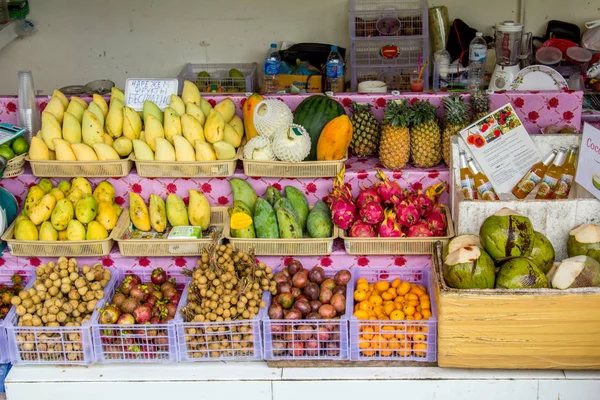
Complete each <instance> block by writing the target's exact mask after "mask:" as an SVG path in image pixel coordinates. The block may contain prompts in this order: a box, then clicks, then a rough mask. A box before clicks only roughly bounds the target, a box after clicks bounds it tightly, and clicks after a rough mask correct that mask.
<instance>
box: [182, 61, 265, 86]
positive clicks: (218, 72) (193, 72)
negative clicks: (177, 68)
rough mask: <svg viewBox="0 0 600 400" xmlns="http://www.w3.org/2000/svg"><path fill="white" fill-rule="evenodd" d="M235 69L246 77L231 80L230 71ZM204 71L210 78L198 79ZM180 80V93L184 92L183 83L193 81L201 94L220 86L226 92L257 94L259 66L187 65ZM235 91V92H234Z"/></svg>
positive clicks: (254, 64) (253, 64)
mask: <svg viewBox="0 0 600 400" xmlns="http://www.w3.org/2000/svg"><path fill="white" fill-rule="evenodd" d="M232 68H235V69H237V70H238V71H240V72H241V73H242V75H244V77H243V78H231V77H230V76H229V70H230V69H232ZM202 71H206V72H208V73H209V75H210V78H208V77H207V78H203V77H198V74H199V73H200V72H202ZM177 79H179V91H180V92H181V90H183V81H184V80H186V81H192V82H195V83H196V86H198V89H200V92H201V93H203V92H206V88H207V87H208V86H210V85H218V86H221V87H222V88H224V89H225V91H226V92H233V91H235V92H241V93H244V92H255V91H258V65H257V64H256V63H248V64H192V63H188V64H185V66H184V67H183V69H182V70H181V73H180V74H179V75H178V76H177ZM233 88H235V89H233ZM232 89H233V90H232Z"/></svg>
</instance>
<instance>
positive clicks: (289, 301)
mask: <svg viewBox="0 0 600 400" xmlns="http://www.w3.org/2000/svg"><path fill="white" fill-rule="evenodd" d="M279 304H281V306H282V307H283V308H285V309H286V310H289V309H290V308H292V306H293V305H294V297H293V296H292V294H291V293H281V294H280V295H279Z"/></svg>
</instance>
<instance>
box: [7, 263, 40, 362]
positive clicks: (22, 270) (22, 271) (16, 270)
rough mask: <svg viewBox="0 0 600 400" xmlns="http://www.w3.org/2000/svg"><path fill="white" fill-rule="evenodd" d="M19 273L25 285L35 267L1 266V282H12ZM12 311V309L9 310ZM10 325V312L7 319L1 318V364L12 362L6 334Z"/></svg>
mask: <svg viewBox="0 0 600 400" xmlns="http://www.w3.org/2000/svg"><path fill="white" fill-rule="evenodd" d="M15 273H18V274H19V275H21V276H22V277H23V286H24V287H25V286H26V285H27V284H28V283H29V281H30V279H31V277H32V276H33V275H34V274H35V272H34V269H33V267H25V268H0V284H10V285H11V286H12V282H11V280H10V278H11V277H12V276H13V275H14V274H15ZM11 308H12V306H11ZM9 311H10V310H9ZM7 325H8V314H7V315H6V319H3V320H0V364H5V363H8V362H10V352H9V350H8V336H7V335H6V326H7Z"/></svg>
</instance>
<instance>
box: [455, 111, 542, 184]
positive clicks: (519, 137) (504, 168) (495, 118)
mask: <svg viewBox="0 0 600 400" xmlns="http://www.w3.org/2000/svg"><path fill="white" fill-rule="evenodd" d="M460 135H461V137H462V138H463V139H464V140H465V142H467V147H468V148H469V150H470V151H471V153H472V154H473V157H474V158H475V160H476V161H477V163H478V164H479V166H480V167H481V169H482V170H483V172H484V173H485V174H486V175H487V177H488V178H489V180H490V181H491V183H492V185H493V186H494V189H495V191H496V192H497V193H509V192H510V191H511V190H512V189H513V187H514V186H515V185H516V184H517V183H518V182H519V180H520V179H521V178H522V177H523V175H525V174H526V173H527V172H528V171H529V169H530V168H531V166H532V165H533V164H535V163H536V162H538V161H541V157H540V155H539V153H538V151H537V148H536V147H535V145H534V144H533V141H532V140H531V138H530V137H529V133H527V130H525V127H524V126H523V124H522V123H521V120H520V119H519V117H518V116H517V114H516V112H515V110H514V109H513V107H512V106H511V105H510V104H506V105H505V106H503V107H501V108H499V109H497V110H495V111H494V112H492V113H490V114H489V115H487V116H486V117H484V118H482V119H480V120H479V121H477V122H476V123H474V124H472V125H470V126H468V127H467V128H466V129H464V130H462V131H461V132H460Z"/></svg>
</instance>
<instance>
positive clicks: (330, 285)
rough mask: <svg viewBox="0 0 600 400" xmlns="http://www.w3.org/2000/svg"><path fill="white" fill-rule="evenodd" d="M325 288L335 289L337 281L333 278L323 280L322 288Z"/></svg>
mask: <svg viewBox="0 0 600 400" xmlns="http://www.w3.org/2000/svg"><path fill="white" fill-rule="evenodd" d="M323 288H327V289H329V290H333V289H335V281H334V280H333V279H331V278H327V279H325V280H324V281H323V282H321V289H323Z"/></svg>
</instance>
